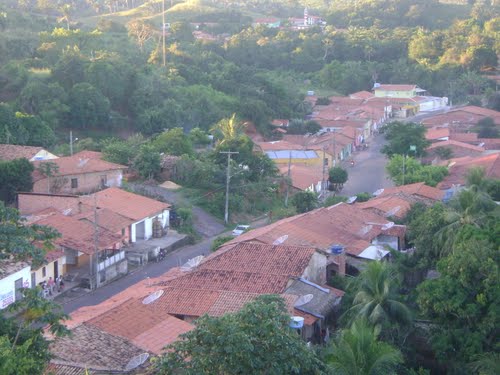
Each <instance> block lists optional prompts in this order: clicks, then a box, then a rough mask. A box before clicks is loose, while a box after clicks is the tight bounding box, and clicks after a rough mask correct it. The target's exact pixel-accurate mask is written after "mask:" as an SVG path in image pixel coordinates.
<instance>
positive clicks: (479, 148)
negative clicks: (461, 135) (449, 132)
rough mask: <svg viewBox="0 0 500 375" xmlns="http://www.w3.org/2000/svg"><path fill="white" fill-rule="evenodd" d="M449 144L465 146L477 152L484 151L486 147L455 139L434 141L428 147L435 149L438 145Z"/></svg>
mask: <svg viewBox="0 0 500 375" xmlns="http://www.w3.org/2000/svg"><path fill="white" fill-rule="evenodd" d="M447 146H453V147H459V148H464V149H467V150H471V151H476V152H483V151H484V147H479V146H474V145H470V144H468V143H464V142H458V141H453V140H448V141H442V142H436V143H433V144H431V145H430V146H429V147H428V148H427V149H428V150H434V149H435V148H438V147H447Z"/></svg>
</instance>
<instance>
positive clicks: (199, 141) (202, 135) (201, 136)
mask: <svg viewBox="0 0 500 375" xmlns="http://www.w3.org/2000/svg"><path fill="white" fill-rule="evenodd" d="M189 139H190V140H191V143H192V144H193V145H194V146H206V145H209V144H210V143H211V142H212V141H211V139H210V138H209V136H208V134H207V133H206V132H205V131H203V130H201V129H200V128H193V129H191V130H190V131H189Z"/></svg>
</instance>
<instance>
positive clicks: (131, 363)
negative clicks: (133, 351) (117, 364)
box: [125, 353, 149, 372]
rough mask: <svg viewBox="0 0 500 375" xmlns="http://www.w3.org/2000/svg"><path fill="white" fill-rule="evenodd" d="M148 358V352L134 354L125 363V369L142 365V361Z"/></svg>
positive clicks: (130, 369)
mask: <svg viewBox="0 0 500 375" xmlns="http://www.w3.org/2000/svg"><path fill="white" fill-rule="evenodd" d="M148 358H149V353H142V354H139V355H136V356H135V357H132V359H131V360H130V361H129V362H128V363H127V366H125V371H127V372H128V371H132V370H133V369H135V368H137V367H139V366H140V365H142V364H143V363H144V362H146V361H147V360H148Z"/></svg>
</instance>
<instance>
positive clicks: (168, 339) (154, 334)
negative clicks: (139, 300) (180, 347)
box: [132, 316, 194, 354]
mask: <svg viewBox="0 0 500 375" xmlns="http://www.w3.org/2000/svg"><path fill="white" fill-rule="evenodd" d="M193 328H194V327H193V325H191V324H190V323H187V322H185V321H183V320H180V319H177V318H175V317H173V316H168V317H166V318H165V319H164V320H162V321H161V322H160V323H158V324H156V325H155V326H154V327H151V328H150V329H148V330H146V331H144V332H143V333H141V334H139V335H138V336H136V337H134V338H133V340H132V342H133V343H134V344H135V345H137V346H138V347H140V348H143V349H145V350H147V351H149V352H153V353H155V354H160V353H161V352H163V348H164V347H165V346H167V345H170V344H172V343H173V342H175V341H177V340H178V339H179V335H182V334H183V333H186V332H188V331H190V330H192V329H193Z"/></svg>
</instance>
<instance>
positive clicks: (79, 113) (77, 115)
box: [69, 83, 110, 129]
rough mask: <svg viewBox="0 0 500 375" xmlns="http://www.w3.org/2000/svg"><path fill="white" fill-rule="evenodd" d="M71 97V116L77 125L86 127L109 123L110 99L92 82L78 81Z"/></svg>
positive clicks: (73, 122)
mask: <svg viewBox="0 0 500 375" xmlns="http://www.w3.org/2000/svg"><path fill="white" fill-rule="evenodd" d="M69 97H70V100H69V105H70V108H71V112H70V118H71V122H72V124H73V125H74V126H75V127H78V128H81V129H86V128H91V127H99V126H106V125H107V124H108V123H109V113H110V112H109V110H110V103H109V100H108V98H106V97H105V96H104V95H103V94H102V93H101V92H100V91H99V90H97V89H96V88H95V87H94V86H92V85H91V84H90V83H77V84H76V85H74V86H73V88H72V89H71V91H70V94H69Z"/></svg>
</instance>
